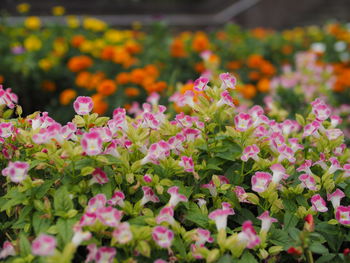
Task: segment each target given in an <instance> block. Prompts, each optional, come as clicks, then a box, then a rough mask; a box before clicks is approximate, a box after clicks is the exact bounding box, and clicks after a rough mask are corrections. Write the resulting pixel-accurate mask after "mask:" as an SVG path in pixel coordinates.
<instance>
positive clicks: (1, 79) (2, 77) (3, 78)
mask: <svg viewBox="0 0 350 263" xmlns="http://www.w3.org/2000/svg"><path fill="white" fill-rule="evenodd" d="M4 81H5V77H4V76H3V75H0V84H2V83H4Z"/></svg>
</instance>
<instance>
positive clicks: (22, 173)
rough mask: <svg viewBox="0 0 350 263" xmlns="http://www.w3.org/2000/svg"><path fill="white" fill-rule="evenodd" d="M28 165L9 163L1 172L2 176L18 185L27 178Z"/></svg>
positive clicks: (17, 162)
mask: <svg viewBox="0 0 350 263" xmlns="http://www.w3.org/2000/svg"><path fill="white" fill-rule="evenodd" d="M28 170H29V164H28V163H26V162H20V161H16V162H9V164H8V166H7V167H6V168H5V169H3V170H2V175H3V176H9V177H10V180H11V181H12V182H14V183H20V182H22V181H23V180H24V179H26V178H27V176H28Z"/></svg>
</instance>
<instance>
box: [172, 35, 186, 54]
mask: <svg viewBox="0 0 350 263" xmlns="http://www.w3.org/2000/svg"><path fill="white" fill-rule="evenodd" d="M170 54H171V56H173V57H175V58H183V57H186V56H187V54H186V51H185V46H184V43H183V41H182V40H181V39H180V38H174V40H173V42H172V43H171V45H170Z"/></svg>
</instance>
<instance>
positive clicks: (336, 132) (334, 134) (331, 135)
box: [326, 129, 344, 141]
mask: <svg viewBox="0 0 350 263" xmlns="http://www.w3.org/2000/svg"><path fill="white" fill-rule="evenodd" d="M326 136H327V138H328V140H330V141H333V140H336V139H338V138H339V137H341V136H344V133H343V132H342V130H340V129H328V130H326Z"/></svg>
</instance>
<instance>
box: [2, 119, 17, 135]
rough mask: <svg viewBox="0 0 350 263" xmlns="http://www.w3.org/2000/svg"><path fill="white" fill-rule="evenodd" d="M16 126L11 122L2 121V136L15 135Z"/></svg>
mask: <svg viewBox="0 0 350 263" xmlns="http://www.w3.org/2000/svg"><path fill="white" fill-rule="evenodd" d="M14 131H15V127H14V126H13V124H12V123H11V122H2V123H0V137H2V138H8V137H10V136H12V135H13V133H14Z"/></svg>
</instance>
